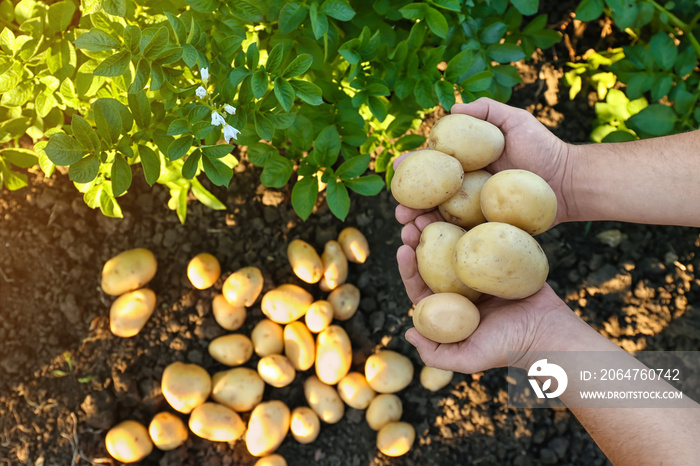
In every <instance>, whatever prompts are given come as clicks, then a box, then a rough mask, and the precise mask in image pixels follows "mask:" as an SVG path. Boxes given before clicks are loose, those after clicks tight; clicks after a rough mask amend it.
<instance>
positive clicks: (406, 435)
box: [377, 422, 416, 456]
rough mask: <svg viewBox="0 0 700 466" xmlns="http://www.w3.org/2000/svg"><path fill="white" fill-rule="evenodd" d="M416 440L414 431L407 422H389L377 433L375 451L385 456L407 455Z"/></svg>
mask: <svg viewBox="0 0 700 466" xmlns="http://www.w3.org/2000/svg"><path fill="white" fill-rule="evenodd" d="M415 439H416V430H415V429H414V428H413V426H412V425H411V424H409V423H408V422H390V423H388V424H386V425H384V427H382V428H381V429H380V430H379V432H377V449H378V450H379V451H381V452H382V453H384V454H385V455H386V456H401V455H405V454H406V453H408V451H409V450H410V449H411V447H412V446H413V441H414V440H415Z"/></svg>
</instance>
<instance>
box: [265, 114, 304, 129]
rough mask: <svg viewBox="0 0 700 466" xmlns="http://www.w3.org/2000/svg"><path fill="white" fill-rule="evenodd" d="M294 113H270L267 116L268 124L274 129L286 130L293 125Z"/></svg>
mask: <svg viewBox="0 0 700 466" xmlns="http://www.w3.org/2000/svg"><path fill="white" fill-rule="evenodd" d="M296 116H297V114H296V112H293V113H271V114H270V115H269V117H268V118H269V119H270V122H271V123H272V126H274V127H275V129H287V128H289V127H290V126H292V125H293V124H294V120H295V119H296Z"/></svg>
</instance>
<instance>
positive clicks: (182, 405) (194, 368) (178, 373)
mask: <svg viewBox="0 0 700 466" xmlns="http://www.w3.org/2000/svg"><path fill="white" fill-rule="evenodd" d="M160 388H161V391H162V392H163V397H165V399H166V401H167V402H168V403H170V406H172V407H173V408H175V409H176V410H177V411H180V412H181V413H184V414H189V413H190V412H191V411H192V410H193V409H194V408H196V407H197V406H199V405H201V404H202V403H204V402H205V401H206V400H207V398H209V394H210V393H211V377H209V373H208V372H207V371H206V370H205V369H204V368H203V367H201V366H198V365H197V364H188V363H184V362H174V363H172V364H170V365H168V366H167V367H166V368H165V370H164V371H163V377H162V379H161V384H160Z"/></svg>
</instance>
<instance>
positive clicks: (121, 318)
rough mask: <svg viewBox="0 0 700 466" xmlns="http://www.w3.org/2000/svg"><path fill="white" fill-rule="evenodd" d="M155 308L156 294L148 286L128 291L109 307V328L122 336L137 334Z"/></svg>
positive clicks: (127, 336)
mask: <svg viewBox="0 0 700 466" xmlns="http://www.w3.org/2000/svg"><path fill="white" fill-rule="evenodd" d="M155 308H156V294H155V293H154V292H153V291H152V290H149V289H148V288H141V289H140V290H134V291H128V292H126V293H124V294H123V295H121V296H120V297H118V298H117V299H115V300H114V302H113V303H112V306H111V307H110V308H109V328H110V330H111V331H112V333H113V334H115V335H116V336H118V337H122V338H129V337H133V336H134V335H136V334H138V333H139V332H140V331H141V329H142V328H143V326H144V325H146V322H148V319H149V318H150V317H151V315H152V314H153V310H154V309H155Z"/></svg>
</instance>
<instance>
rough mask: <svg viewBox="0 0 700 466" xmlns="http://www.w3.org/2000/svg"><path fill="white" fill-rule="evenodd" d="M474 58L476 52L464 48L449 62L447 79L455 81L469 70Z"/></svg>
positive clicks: (446, 69)
mask: <svg viewBox="0 0 700 466" xmlns="http://www.w3.org/2000/svg"><path fill="white" fill-rule="evenodd" d="M473 59H474V54H473V52H472V51H471V50H462V51H461V52H459V53H458V54H457V55H455V56H454V57H452V58H451V59H450V61H449V62H447V68H445V79H447V80H448V81H455V80H456V79H457V78H458V77H460V76H461V75H463V74H464V73H466V72H467V70H468V69H469V65H471V63H472V60H473Z"/></svg>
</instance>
